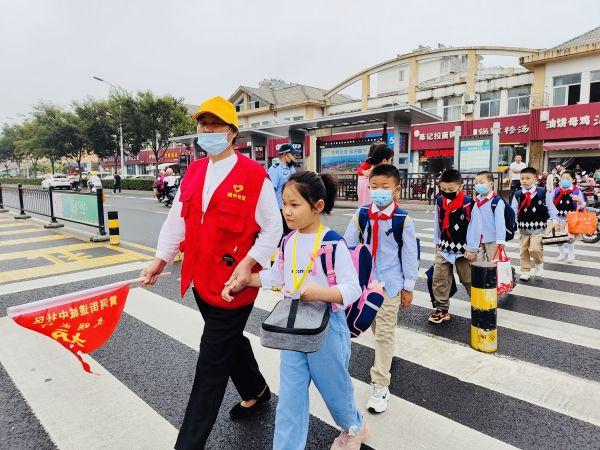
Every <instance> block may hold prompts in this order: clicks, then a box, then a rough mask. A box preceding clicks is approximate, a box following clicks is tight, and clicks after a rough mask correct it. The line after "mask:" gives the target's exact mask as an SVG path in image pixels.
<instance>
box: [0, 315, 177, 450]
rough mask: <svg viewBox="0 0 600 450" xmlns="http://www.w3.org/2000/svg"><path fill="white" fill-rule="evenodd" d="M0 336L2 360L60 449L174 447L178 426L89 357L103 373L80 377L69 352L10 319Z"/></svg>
mask: <svg viewBox="0 0 600 450" xmlns="http://www.w3.org/2000/svg"><path fill="white" fill-rule="evenodd" d="M0 335H2V345H1V346H0V363H2V366H3V367H4V368H5V370H6V372H7V373H8V375H9V376H10V378H11V379H12V381H13V382H14V384H15V385H16V387H17V388H18V389H19V391H20V392H21V394H22V395H23V397H24V398H25V400H26V401H27V403H28V404H29V406H30V407H31V409H32V410H33V412H34V413H35V415H36V417H37V418H38V420H39V421H40V423H41V424H42V426H43V427H44V428H45V430H46V432H47V433H48V435H49V436H50V438H51V439H52V441H53V442H54V444H55V445H56V447H58V448H60V449H65V450H71V449H72V450H80V449H82V448H115V449H117V448H126V447H127V448H131V445H132V444H133V442H132V441H133V439H135V441H134V442H135V444H134V446H135V447H136V448H173V444H174V442H175V440H176V437H177V429H176V428H175V427H173V425H171V424H170V423H169V422H168V421H167V420H165V419H164V418H163V417H162V416H161V415H160V414H158V413H157V412H156V411H154V409H152V407H150V406H149V405H148V404H146V403H145V402H144V401H143V400H142V399H140V398H139V397H137V396H136V395H135V394H134V393H133V392H132V391H131V390H130V389H129V388H127V386H125V385H124V384H123V383H121V382H120V381H119V380H117V379H116V378H115V377H114V376H113V375H111V374H110V373H109V372H108V371H106V370H105V369H104V368H103V367H102V366H101V365H100V364H98V363H97V362H96V361H94V360H93V359H92V358H91V357H89V356H86V361H88V362H89V363H90V365H91V367H92V370H93V371H94V372H96V373H100V374H101V376H93V375H82V371H81V366H80V365H79V364H78V363H77V362H76V361H75V360H74V358H73V356H72V355H71V354H70V353H69V352H66V351H65V350H64V349H63V348H62V347H61V346H60V345H56V343H53V342H51V341H50V340H49V339H48V338H47V337H45V336H42V335H40V334H37V333H31V332H30V331H28V330H26V329H24V328H21V327H19V326H18V325H16V324H15V323H14V322H13V321H12V320H11V319H9V318H8V317H3V318H0ZM16 349H18V351H17V350H16ZM14 444H15V445H18V443H16V442H14Z"/></svg>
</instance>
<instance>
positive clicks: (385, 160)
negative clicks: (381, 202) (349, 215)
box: [356, 142, 394, 206]
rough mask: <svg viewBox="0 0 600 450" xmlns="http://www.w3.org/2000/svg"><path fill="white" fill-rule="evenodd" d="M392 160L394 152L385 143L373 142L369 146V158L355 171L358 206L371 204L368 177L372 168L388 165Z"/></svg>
mask: <svg viewBox="0 0 600 450" xmlns="http://www.w3.org/2000/svg"><path fill="white" fill-rule="evenodd" d="M393 158H394V151H393V150H392V149H391V148H389V147H388V146H387V144H386V143H385V142H375V143H374V144H372V145H371V148H370V149H369V157H368V158H367V160H366V161H365V162H364V163H363V164H362V165H361V166H360V167H359V168H358V169H357V171H356V173H357V174H358V206H363V205H367V204H369V203H371V197H370V191H369V176H370V174H371V170H373V167H376V166H378V165H380V164H390V163H391V162H392V159H393Z"/></svg>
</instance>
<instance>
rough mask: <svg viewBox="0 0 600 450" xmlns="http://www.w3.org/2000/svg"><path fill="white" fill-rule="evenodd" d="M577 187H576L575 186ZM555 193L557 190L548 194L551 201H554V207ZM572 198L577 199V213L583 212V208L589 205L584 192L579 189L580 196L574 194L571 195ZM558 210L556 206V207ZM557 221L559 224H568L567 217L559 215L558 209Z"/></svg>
mask: <svg viewBox="0 0 600 450" xmlns="http://www.w3.org/2000/svg"><path fill="white" fill-rule="evenodd" d="M573 187H575V186H573ZM554 191H555V189H552V191H549V192H548V195H549V196H550V200H551V201H552V204H553V205H554V199H555V198H556V196H555V195H554ZM571 197H575V198H577V202H576V203H575V205H576V208H577V211H581V210H582V209H583V208H585V206H586V205H587V203H586V201H585V198H584V197H583V192H582V191H581V189H579V194H578V195H573V193H571ZM555 208H556V206H555ZM556 219H557V220H558V221H559V222H566V221H567V216H561V215H559V214H558V208H556Z"/></svg>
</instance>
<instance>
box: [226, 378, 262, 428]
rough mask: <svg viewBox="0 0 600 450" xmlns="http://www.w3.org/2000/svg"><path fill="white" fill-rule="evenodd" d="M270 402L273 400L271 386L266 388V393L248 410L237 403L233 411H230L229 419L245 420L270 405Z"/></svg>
mask: <svg viewBox="0 0 600 450" xmlns="http://www.w3.org/2000/svg"><path fill="white" fill-rule="evenodd" d="M269 400H271V390H270V389H269V386H267V387H265V390H264V392H263V393H262V394H261V395H260V396H259V397H258V398H257V399H256V403H255V404H254V405H252V406H249V407H247V408H246V407H245V406H242V404H241V403H237V404H236V405H235V406H234V407H233V408H231V411H229V417H230V419H231V420H240V419H243V418H244V417H247V416H249V415H251V414H253V413H254V412H255V411H257V410H259V409H260V408H262V407H263V406H264V405H266V404H267V403H268V401H269Z"/></svg>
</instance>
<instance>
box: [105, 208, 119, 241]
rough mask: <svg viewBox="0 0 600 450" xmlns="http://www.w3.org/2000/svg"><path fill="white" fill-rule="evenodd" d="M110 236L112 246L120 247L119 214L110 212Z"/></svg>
mask: <svg viewBox="0 0 600 450" xmlns="http://www.w3.org/2000/svg"><path fill="white" fill-rule="evenodd" d="M107 214H108V236H109V242H110V245H119V244H120V243H121V237H120V236H119V212H118V211H108V213H107Z"/></svg>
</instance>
